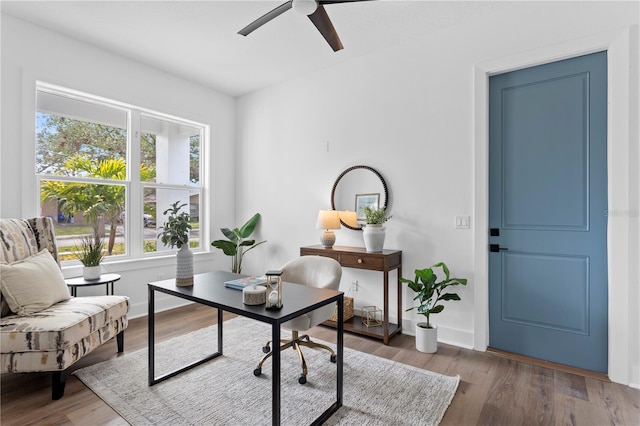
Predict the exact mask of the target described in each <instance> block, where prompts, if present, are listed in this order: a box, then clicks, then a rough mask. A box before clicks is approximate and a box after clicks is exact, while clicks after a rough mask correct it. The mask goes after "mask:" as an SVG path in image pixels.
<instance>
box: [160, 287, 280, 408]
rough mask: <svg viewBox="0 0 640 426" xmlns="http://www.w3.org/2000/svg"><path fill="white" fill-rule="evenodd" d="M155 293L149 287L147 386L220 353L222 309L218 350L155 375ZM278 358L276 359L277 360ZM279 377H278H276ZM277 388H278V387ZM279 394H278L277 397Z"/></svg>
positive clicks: (219, 317) (220, 321) (220, 322)
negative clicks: (168, 371) (167, 371)
mask: <svg viewBox="0 0 640 426" xmlns="http://www.w3.org/2000/svg"><path fill="white" fill-rule="evenodd" d="M154 296H155V293H154V291H153V289H152V288H151V287H149V312H148V319H149V351H148V353H149V386H153V385H155V384H156V383H160V382H162V381H163V380H167V379H169V378H171V377H173V376H177V375H178V374H180V373H182V372H184V371H187V370H190V369H192V368H193V367H197V366H198V365H200V364H204V363H205V362H207V361H210V360H212V359H214V358H217V357H219V356H220V355H222V311H221V310H218V320H219V323H218V351H217V352H214V353H212V354H211V355H207V356H205V357H204V358H202V359H200V360H198V361H194V362H192V363H191V364H187V365H185V366H183V367H180V368H177V369H175V370H173V371H171V372H170V373H166V374H163V375H161V376H158V377H155V336H154V335H155V330H154V328H155V300H154ZM279 361H280V359H278V362H279ZM278 379H279V377H278ZM278 389H279V388H278ZM279 397H280V395H279V394H278V398H279Z"/></svg>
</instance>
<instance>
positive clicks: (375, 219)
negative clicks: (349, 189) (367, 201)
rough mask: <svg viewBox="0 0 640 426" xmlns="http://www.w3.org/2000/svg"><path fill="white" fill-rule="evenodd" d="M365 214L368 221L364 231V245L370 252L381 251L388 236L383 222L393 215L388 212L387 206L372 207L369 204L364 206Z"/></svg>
mask: <svg viewBox="0 0 640 426" xmlns="http://www.w3.org/2000/svg"><path fill="white" fill-rule="evenodd" d="M364 215H365V221H366V224H365V226H364V229H363V231H362V236H363V238H364V246H365V248H366V249H367V251H368V252H373V253H377V252H381V251H382V248H383V247H384V239H385V236H386V233H385V230H386V228H385V227H384V226H382V224H383V223H385V222H386V221H388V220H389V219H391V217H392V215H390V214H388V212H387V209H386V207H381V208H372V207H368V206H367V207H365V208H364Z"/></svg>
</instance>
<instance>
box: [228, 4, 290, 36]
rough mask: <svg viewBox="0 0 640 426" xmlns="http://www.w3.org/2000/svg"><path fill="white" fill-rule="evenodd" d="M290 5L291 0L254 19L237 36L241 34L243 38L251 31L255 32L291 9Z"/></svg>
mask: <svg viewBox="0 0 640 426" xmlns="http://www.w3.org/2000/svg"><path fill="white" fill-rule="evenodd" d="M292 5H293V0H289V1H288V2H286V3H283V4H281V5H280V6H278V7H276V8H275V9H273V10H272V11H271V12H268V13H265V14H264V15H262V16H261V17H259V18H258V19H256V20H255V21H253V22H252V23H250V24H249V25H247V26H246V27H244V28H243V29H241V30H240V31H238V34H242V35H243V36H246V35H249V34H251V33H252V32H253V31H255V30H257V29H258V28H260V27H261V26H263V25H264V24H266V23H267V22H269V21H271V20H272V19H273V18H277V17H278V16H280V15H282V14H283V13H284V12H286V11H287V10H289V9H291V7H292Z"/></svg>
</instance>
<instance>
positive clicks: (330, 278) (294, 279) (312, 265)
mask: <svg viewBox="0 0 640 426" xmlns="http://www.w3.org/2000/svg"><path fill="white" fill-rule="evenodd" d="M281 269H282V281H286V282H290V283H296V284H301V285H308V286H312V287H318V288H327V289H331V290H338V288H339V287H340V278H341V277H342V266H340V264H339V263H338V262H337V261H336V260H334V259H331V258H328V257H320V256H302V257H299V258H296V259H293V260H291V261H289V262H287V263H286V264H285V265H284V266H283V267H282V268H281ZM335 306H336V305H335V304H334V303H332V304H329V305H327V306H322V307H321V308H318V309H316V310H315V311H312V312H309V313H308V314H304V315H300V316H299V317H297V318H294V319H292V320H291V321H287V322H286V323H284V324H283V326H284V327H285V328H287V329H289V330H291V339H281V341H280V342H281V343H282V345H281V346H280V348H279V350H280V351H282V350H284V349H286V348H290V347H291V348H293V349H295V350H296V351H297V352H298V357H299V358H300V363H301V364H302V374H300V377H299V378H298V383H300V384H301V385H303V384H305V383H306V382H307V363H306V362H305V360H304V356H303V355H302V350H301V348H300V347H301V346H307V347H311V348H322V349H325V350H327V351H329V352H330V354H331V356H330V358H329V360H330V361H331V362H334V363H335V362H336V353H335V352H334V350H333V349H331V348H330V347H329V346H326V345H323V344H320V343H316V342H312V341H311V339H310V338H309V336H308V335H306V334H304V335H302V336H299V333H300V332H305V331H307V330H308V329H310V328H311V327H315V326H316V325H318V324H320V323H322V322H324V321H326V320H328V319H329V318H330V317H331V316H332V315H333V313H334V311H335ZM271 343H272V342H271V340H269V341H268V342H267V344H266V345H265V346H264V347H263V348H262V352H264V353H266V355H265V356H263V357H262V359H261V360H260V362H259V363H258V367H257V368H256V369H255V370H253V374H254V375H256V376H259V375H261V374H262V364H264V362H265V361H266V360H267V359H268V358H269V357H270V356H271V355H273V351H272V350H271V347H270V344H271Z"/></svg>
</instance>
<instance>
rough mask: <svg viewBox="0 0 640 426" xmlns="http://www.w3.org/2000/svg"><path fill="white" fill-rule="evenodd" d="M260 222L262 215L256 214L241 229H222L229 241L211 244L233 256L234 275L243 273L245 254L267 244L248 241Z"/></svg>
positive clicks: (216, 241) (232, 269)
mask: <svg viewBox="0 0 640 426" xmlns="http://www.w3.org/2000/svg"><path fill="white" fill-rule="evenodd" d="M258 220H260V213H256V214H254V215H253V216H252V217H251V219H249V220H248V221H247V223H245V224H244V225H242V227H241V228H240V229H238V228H234V229H233V230H231V229H229V228H220V231H222V233H223V234H224V236H225V237H227V238H228V240H215V241H214V242H212V243H211V245H212V246H213V247H215V248H219V249H220V250H222V251H223V252H224V254H226V255H227V256H231V272H233V273H236V274H241V273H242V257H243V256H244V255H245V253H247V252H248V251H249V250H252V249H254V248H256V247H257V246H259V245H260V244H262V243H266V242H267V241H266V240H265V241H260V242H259V243H256V240H247V239H246V238H249V236H250V235H251V234H252V233H253V230H254V229H255V228H256V225H257V224H258ZM245 247H248V248H245Z"/></svg>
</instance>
